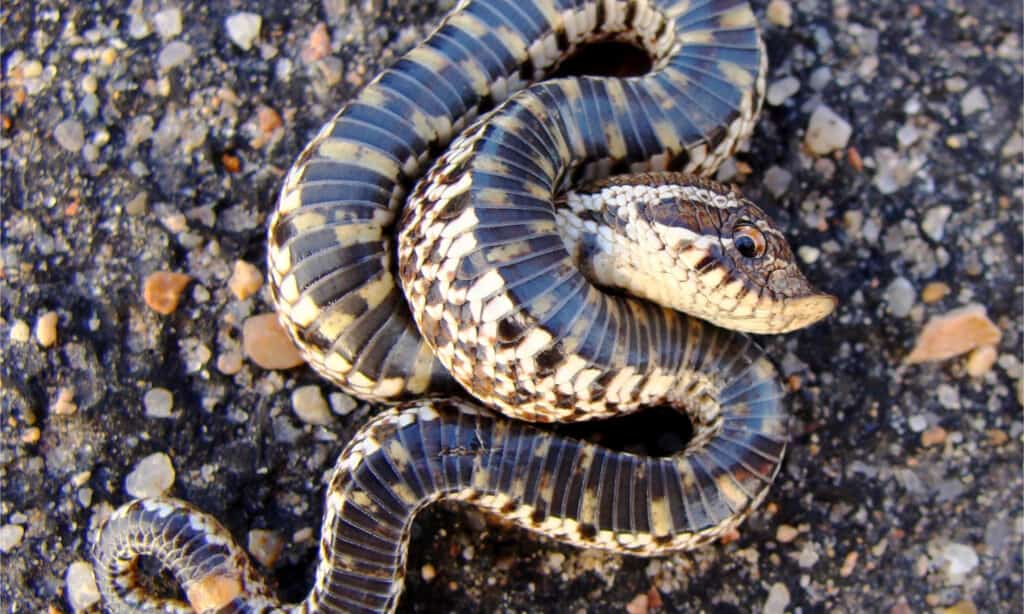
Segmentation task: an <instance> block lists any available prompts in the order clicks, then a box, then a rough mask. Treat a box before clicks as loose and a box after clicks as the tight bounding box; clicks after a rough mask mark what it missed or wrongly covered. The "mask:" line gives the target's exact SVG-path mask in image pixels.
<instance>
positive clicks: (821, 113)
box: [804, 105, 853, 155]
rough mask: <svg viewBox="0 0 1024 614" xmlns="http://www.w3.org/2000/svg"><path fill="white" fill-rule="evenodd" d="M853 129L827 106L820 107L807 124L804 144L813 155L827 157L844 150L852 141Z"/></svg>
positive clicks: (815, 110)
mask: <svg viewBox="0 0 1024 614" xmlns="http://www.w3.org/2000/svg"><path fill="white" fill-rule="evenodd" d="M852 134H853V127H852V126H850V124H849V123H848V122H847V121H846V120H845V119H843V118H842V117H840V116H839V115H837V114H836V112H835V111H833V110H832V109H830V108H828V107H827V106H825V105H818V107H817V108H815V109H814V112H812V113H811V119H810V121H809V122H808V124H807V134H806V135H805V136H804V144H806V145H807V149H808V150H810V152H811V153H813V154H816V155H825V154H828V153H831V152H833V151H836V150H837V149H843V148H844V147H846V144H847V143H849V141H850V135H852Z"/></svg>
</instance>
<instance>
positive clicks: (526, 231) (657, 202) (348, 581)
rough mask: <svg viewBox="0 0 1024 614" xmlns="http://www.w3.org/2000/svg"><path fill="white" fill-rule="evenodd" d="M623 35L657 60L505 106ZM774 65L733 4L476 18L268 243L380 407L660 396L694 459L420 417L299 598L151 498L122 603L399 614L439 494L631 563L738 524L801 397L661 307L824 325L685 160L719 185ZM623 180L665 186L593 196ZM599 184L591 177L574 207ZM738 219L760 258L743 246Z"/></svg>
mask: <svg viewBox="0 0 1024 614" xmlns="http://www.w3.org/2000/svg"><path fill="white" fill-rule="evenodd" d="M608 38H614V39H618V40H624V41H627V42H631V43H634V44H636V45H638V46H640V47H642V48H643V49H645V50H646V51H647V52H648V53H649V55H650V56H651V58H652V60H653V69H652V71H651V72H650V73H649V74H647V75H644V76H641V77H635V78H626V79H611V78H587V77H584V78H571V79H558V80H554V81H546V82H544V83H541V84H538V85H534V86H532V87H530V88H529V89H527V90H524V91H522V92H520V93H518V94H514V93H515V92H516V91H517V90H520V89H521V88H523V87H524V86H525V85H526V84H528V83H530V82H533V81H536V80H539V79H541V78H543V77H544V76H545V75H546V74H548V72H550V71H551V70H552V69H553V68H555V67H556V66H557V65H558V63H559V62H560V61H561V60H562V59H563V58H565V57H566V56H567V55H569V54H571V53H572V51H573V50H575V49H576V47H577V46H578V45H580V44H583V43H586V42H589V41H593V40H603V39H608ZM764 73H765V54H764V51H763V47H762V44H761V42H760V38H759V35H758V32H757V27H756V23H755V20H754V17H753V14H752V13H751V11H750V9H749V7H748V6H747V5H746V3H745V2H741V1H738V0H693V1H679V2H674V1H667V0H664V1H642V0H637V1H616V0H601V1H598V2H594V1H590V0H475V1H466V2H460V3H459V5H458V6H457V7H456V8H455V9H454V10H453V12H452V13H451V14H450V15H449V16H448V17H446V19H445V20H444V21H443V23H442V24H441V25H440V26H439V27H438V29H437V30H436V31H435V32H434V34H433V35H432V36H431V37H430V38H429V39H428V40H427V41H425V42H424V43H423V44H421V45H420V46H418V47H416V48H415V49H413V50H412V51H410V52H409V54H407V55H406V56H405V57H403V58H402V59H400V60H399V61H398V62H396V63H395V64H394V65H393V66H392V67H391V68H389V69H388V70H386V71H384V72H383V73H381V75H380V76H378V77H377V78H376V79H375V80H374V81H373V82H372V83H370V84H369V85H368V86H367V87H366V88H365V89H363V90H362V92H361V93H360V94H358V95H357V96H356V97H355V98H354V99H353V100H351V101H350V102H349V103H347V104H346V105H345V107H343V108H342V110H341V111H340V112H339V113H338V115H337V116H335V118H334V119H333V120H331V121H330V122H329V123H328V124H327V125H326V126H324V128H323V129H322V130H321V132H320V134H319V136H317V137H316V138H315V139H314V140H313V141H312V142H311V143H310V145H309V146H307V148H306V150H305V151H304V152H303V153H302V155H301V156H300V158H299V160H298V161H297V162H296V164H295V166H294V167H293V168H292V170H291V172H290V173H289V175H288V177H287V179H286V181H285V184H284V187H283V189H282V194H281V198H280V201H279V204H278V209H277V211H276V212H275V215H274V217H273V219H272V221H271V225H270V238H269V245H268V266H269V270H270V271H269V272H270V277H271V282H272V283H271V287H272V291H273V292H272V293H273V296H274V300H275V302H276V304H277V306H278V310H279V313H280V314H281V318H282V321H283V323H284V324H285V327H286V329H287V330H288V331H289V334H290V335H291V336H292V338H293V340H294V341H295V342H296V344H297V345H298V346H299V347H300V348H301V350H302V352H303V354H304V356H305V357H306V359H307V361H308V362H309V363H310V365H312V366H313V367H314V368H315V369H316V370H317V371H318V372H320V373H321V374H322V375H324V376H325V377H327V378H328V379H330V380H331V381H333V382H335V383H336V384H337V385H339V386H340V387H342V388H344V389H346V390H348V391H350V392H352V393H353V394H356V395H358V396H360V397H362V398H364V399H369V400H379V401H399V400H403V399H409V398H415V397H419V396H423V395H437V394H440V393H452V392H455V391H459V390H460V389H461V386H464V387H465V388H466V389H468V390H469V391H470V392H471V393H472V394H473V395H475V396H476V397H477V398H478V399H480V400H482V401H483V402H485V403H486V404H488V405H489V406H490V407H492V408H493V409H496V410H498V411H500V412H502V413H504V414H506V415H508V416H511V417H513V418H519V419H523V420H532V421H539V422H548V421H555V420H558V421H566V420H584V419H590V418H594V417H600V416H606V415H612V414H619V413H625V412H630V411H634V410H636V409H637V408H639V407H641V406H644V405H647V404H651V403H668V404H671V405H673V406H676V407H678V408H680V410H682V411H685V412H686V413H687V414H688V415H689V416H690V418H691V421H692V422H693V424H694V431H695V436H694V438H693V440H692V441H691V442H690V443H689V444H688V445H687V447H686V449H685V450H683V451H681V452H679V453H676V454H674V455H672V456H668V457H664V458H661V457H643V456H637V455H634V454H630V453H625V452H619V451H615V450H611V449H608V448H605V447H601V446H599V445H596V444H593V443H588V442H581V441H576V440H574V439H571V438H568V437H564V436H561V435H557V434H554V433H552V432H550V431H546V430H542V429H540V428H539V427H537V426H533V425H529V424H526V423H524V422H520V421H518V420H509V419H507V418H505V417H502V416H499V415H497V414H492V413H490V412H489V411H487V410H483V409H480V408H478V407H476V406H474V405H471V404H469V403H467V402H465V401H461V400H454V399H453V400H434V401H429V402H427V401H419V402H414V403H411V404H407V405H404V406H400V407H398V408H395V409H391V410H388V411H385V412H383V413H382V414H380V415H379V416H377V417H376V418H374V419H372V420H371V421H369V422H368V423H367V424H366V425H364V426H363V427H362V428H361V429H360V431H359V433H357V435H356V436H355V437H354V438H353V440H352V441H351V442H350V443H349V445H348V446H347V447H346V449H345V450H344V451H343V452H342V454H341V456H340V457H339V460H338V462H337V465H336V468H335V472H334V474H333V477H332V479H331V483H330V485H329V487H328V490H327V503H326V511H325V519H324V525H323V529H322V533H321V547H320V562H319V565H318V568H317V574H316V581H315V584H314V587H313V589H312V591H311V593H310V594H309V596H308V597H307V598H306V600H305V601H303V602H302V603H301V604H298V605H295V606H283V605H280V604H278V603H277V602H276V601H275V600H274V599H273V598H272V596H271V595H270V591H268V589H267V588H266V587H265V586H264V585H263V583H262V582H261V581H260V580H259V579H258V577H257V575H256V574H255V573H254V571H253V569H252V566H251V564H250V563H249V561H248V559H247V557H246V556H245V554H244V552H243V551H242V550H241V549H240V548H239V547H238V546H237V545H236V544H235V543H234V542H233V540H232V539H231V537H230V535H228V533H227V531H225V530H224V529H223V528H222V527H221V526H220V525H219V524H218V523H217V522H216V521H215V520H213V519H212V518H210V517H209V516H206V515H205V514H202V513H201V512H199V511H198V510H195V509H194V508H192V507H190V506H189V505H188V504H185V503H183V502H179V501H175V500H173V499H148V500H140V501H135V502H132V503H129V504H127V505H126V506H124V507H122V508H120V509H119V510H117V511H116V512H115V513H114V514H113V516H112V517H111V519H110V520H109V521H108V523H107V525H106V527H105V529H104V531H103V533H102V535H101V538H100V540H99V541H98V543H97V546H96V550H95V558H96V563H97V564H96V572H97V580H98V583H99V586H100V589H101V592H102V593H103V595H104V599H105V606H106V607H107V608H108V609H109V610H110V611H115V612H129V611H139V610H150V611H179V610H180V611H188V608H191V609H194V610H195V611H210V612H214V611H216V612H267V611H296V612H386V611H391V610H393V609H394V607H395V606H396V604H397V601H398V598H399V596H400V594H401V588H402V580H403V578H404V574H405V560H406V554H407V547H408V537H409V530H410V526H411V523H412V521H413V519H414V517H415V515H416V513H417V511H418V510H420V509H422V507H424V506H425V505H428V504H429V503H431V502H432V501H436V500H437V499H440V498H448V499H457V500H463V501H467V502H471V503H472V504H473V505H476V506H479V507H481V508H484V509H487V510H490V511H493V512H496V513H498V514H500V515H502V517H504V518H507V519H509V520H511V521H513V522H515V523H517V524H519V525H521V526H524V527H526V528H528V529H531V530H534V531H537V532H539V533H541V534H544V535H547V536H550V537H553V538H556V539H559V540H561V541H565V542H568V543H571V544H575V545H578V546H581V547H591V548H603V549H607V550H612V551H615V552H622V553H631V554H637V555H655V554H660V553H665V552H669V551H673V550H679V549H686V548H694V547H698V546H700V545H702V544H705V543H707V542H708V541H711V540H713V539H715V538H716V537H718V536H720V535H721V534H723V533H724V532H727V531H729V530H730V529H732V528H733V527H735V526H736V525H737V524H739V523H740V522H741V521H742V520H743V519H744V518H745V517H746V516H747V515H748V514H749V513H750V511H751V510H753V509H754V508H755V507H756V506H757V505H758V504H759V503H760V501H761V500H762V499H763V498H764V496H765V494H766V493H767V490H768V488H769V486H770V484H771V483H772V480H773V479H774V477H775V475H776V473H777V471H778V469H779V467H780V464H781V459H782V456H783V453H784V450H785V446H786V441H787V429H786V416H785V413H784V409H783V407H782V397H783V391H782V389H781V387H780V385H779V382H778V378H777V375H776V373H775V370H774V369H773V368H772V366H771V364H770V363H769V362H768V361H767V360H766V359H765V358H764V357H763V355H762V353H761V350H760V349H759V348H758V347H757V346H756V345H755V344H754V343H753V342H751V341H750V340H749V339H748V338H747V337H745V336H743V335H741V334H737V333H733V332H729V331H726V330H723V329H721V328H718V327H716V326H713V325H710V324H706V323H703V322H700V321H698V320H695V319H692V318H687V317H684V316H682V315H680V314H679V313H677V312H675V311H673V310H670V309H666V308H665V307H672V308H682V309H686V310H687V311H689V312H691V313H696V314H697V315H700V316H701V317H704V318H706V319H708V320H710V321H712V322H716V323H718V324H722V325H727V326H730V327H733V328H739V329H741V330H751V331H756V332H781V331H785V330H791V329H793V328H797V327H800V326H804V325H806V324H809V323H810V322H813V321H815V320H817V319H819V318H821V317H824V315H827V313H828V312H829V311H831V308H832V306H833V305H834V300H833V299H831V297H826V296H824V295H820V294H817V293H816V292H814V291H813V289H811V288H810V286H809V285H808V284H807V283H806V280H804V278H803V277H802V276H801V275H800V274H799V272H798V271H796V269H795V265H794V264H793V258H792V253H791V252H790V251H789V248H788V246H786V245H785V242H784V241H783V240H782V238H781V233H779V231H778V230H777V229H775V228H774V226H772V225H771V223H770V222H769V221H768V220H767V218H766V217H765V216H764V214H763V212H761V211H760V210H759V209H757V208H756V206H754V205H753V204H752V203H749V202H748V201H745V200H743V199H742V198H741V197H739V196H738V195H737V194H736V193H734V192H733V191H731V190H730V189H728V188H724V187H722V186H718V185H717V184H713V183H711V182H707V181H705V180H698V179H693V178H691V177H689V176H688V175H685V176H684V175H681V174H678V173H674V172H667V171H673V170H681V171H685V173H697V174H707V173H709V172H711V171H713V170H714V169H715V168H716V167H717V166H718V165H719V164H720V163H721V161H722V160H724V159H725V158H726V157H727V156H728V155H730V154H731V153H732V152H733V150H734V149H735V147H736V144H737V142H738V141H739V140H740V139H742V138H744V137H745V136H746V135H748V134H749V132H750V130H751V128H752V126H753V122H754V120H755V118H756V114H757V111H758V110H759V107H760V104H761V97H762V94H763V89H764ZM510 96H511V98H510V99H509V100H508V101H507V102H504V103H502V101H504V100H505V99H506V98H509V97H510ZM492 109H494V110H493V111H492ZM478 116H482V118H483V120H482V121H479V122H477V123H475V124H474V123H473V122H474V120H475V119H476V118H477V117H478ZM467 127H468V130H467V131H466V132H465V134H463V136H461V137H460V138H459V139H458V140H457V141H456V142H455V143H453V144H452V145H451V146H450V147H448V148H447V150H445V148H446V146H448V145H449V142H450V141H451V140H452V139H453V138H454V137H455V136H456V135H458V134H460V133H461V132H462V131H463V130H464V129H466V128H467ZM439 151H445V153H443V154H442V155H441V157H440V159H439V160H438V161H437V163H436V164H435V165H434V166H433V169H432V170H431V171H430V172H429V174H427V176H426V178H425V179H423V180H422V181H421V182H420V183H419V185H418V187H416V186H415V182H416V181H417V180H418V179H420V178H421V176H422V175H423V171H424V170H425V168H426V165H427V164H428V163H430V162H431V161H432V159H433V157H434V155H435V154H436V153H437V152H439ZM613 171H633V172H636V171H649V172H648V174H644V175H635V176H633V177H631V178H625V179H612V180H603V179H601V178H603V177H605V176H606V175H607V174H608V173H609V172H613ZM580 181H584V182H586V181H590V182H591V183H590V185H589V186H587V187H584V188H582V189H580V190H578V191H576V192H568V193H565V192H564V190H565V188H567V187H569V186H571V185H576V184H577V183H578V182H580ZM406 200H409V201H410V204H409V205H408V206H407V207H406V209H405V213H404V215H405V219H404V221H403V225H402V235H401V241H400V245H398V246H397V250H396V245H395V244H394V243H393V242H392V239H393V237H394V235H395V232H396V229H395V226H396V220H398V219H399V217H400V216H401V215H402V210H403V206H405V203H406ZM556 201H557V203H556ZM556 204H558V205H559V206H558V207H556V206H555V205H556ZM690 209H693V210H694V211H697V213H695V214H690V213H686V214H682V213H678V212H679V211H689V210H690ZM672 211H675V212H677V213H671V212H672ZM666 212H669V213H666ZM740 228H743V229H744V230H743V232H747V233H755V234H754V236H756V237H757V238H758V239H759V241H760V242H761V243H760V245H761V247H760V248H759V249H763V250H764V253H762V254H760V255H758V256H757V257H756V258H748V257H746V256H743V255H738V254H737V253H736V250H737V249H738V248H737V242H738V239H737V238H736V237H738V236H739V235H732V234H731V233H733V232H739V231H738V230H737V229H740ZM751 229H753V230H751ZM652 247H653V249H652ZM666 253H672V254H673V255H672V258H670V259H668V260H661V258H663V256H664V254H666ZM396 254H397V258H396ZM755 261H756V262H755ZM618 263H625V264H624V265H622V266H620V265H619V264H618ZM652 266H653V267H654V269H656V272H655V270H654V269H652V268H651V267H652ZM677 269H678V270H677ZM673 275H676V276H675V277H673ZM399 278H400V281H401V283H402V285H403V288H404V292H405V293H404V294H403V290H402V289H400V288H399V286H398V280H399ZM659 279H660V282H659V281H657V280H659ZM594 284H598V285H599V286H601V287H609V288H621V289H624V290H626V291H628V292H630V293H633V294H637V295H639V296H643V297H645V298H649V299H652V300H657V301H658V302H659V303H662V304H663V305H665V307H658V306H655V305H652V304H650V303H647V302H642V301H637V300H633V299H627V298H624V297H621V296H618V295H609V294H607V293H605V292H604V291H602V290H601V289H599V288H598V287H597V286H595V285H594ZM407 301H408V304H409V305H411V306H412V312H410V310H409V309H408V308H407V307H406V304H407ZM421 331H422V333H423V335H422V336H421ZM140 556H149V557H153V558H155V559H157V560H158V561H159V562H160V563H161V564H162V565H163V566H164V567H166V568H167V569H168V570H170V571H171V572H172V573H173V574H174V575H175V577H176V579H177V581H178V582H179V583H180V585H181V587H182V589H183V591H184V593H185V595H186V597H187V599H188V602H189V603H188V604H187V605H186V604H184V603H180V602H176V601H173V600H157V599H154V598H153V597H152V596H150V595H149V594H148V593H147V592H146V591H145V590H144V589H143V588H141V583H140V581H139V579H138V577H137V566H138V559H139V557H140Z"/></svg>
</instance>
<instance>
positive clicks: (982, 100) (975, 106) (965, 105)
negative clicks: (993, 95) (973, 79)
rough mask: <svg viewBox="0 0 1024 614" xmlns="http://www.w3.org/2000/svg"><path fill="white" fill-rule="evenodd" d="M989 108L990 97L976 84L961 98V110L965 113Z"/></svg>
mask: <svg viewBox="0 0 1024 614" xmlns="http://www.w3.org/2000/svg"><path fill="white" fill-rule="evenodd" d="M987 109H988V98H987V97H986V96H985V92H984V91H983V90H982V89H981V87H980V86H977V85H976V86H974V87H972V88H971V89H970V90H968V91H967V93H966V94H964V97H963V98H962V99H960V112H961V113H963V114H964V115H970V114H972V113H977V112H978V111H985V110H987Z"/></svg>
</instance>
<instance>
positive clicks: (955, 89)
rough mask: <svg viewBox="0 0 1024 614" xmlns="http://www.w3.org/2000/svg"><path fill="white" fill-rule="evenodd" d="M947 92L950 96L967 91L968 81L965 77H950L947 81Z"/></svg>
mask: <svg viewBox="0 0 1024 614" xmlns="http://www.w3.org/2000/svg"><path fill="white" fill-rule="evenodd" d="M945 85H946V91H947V92H949V93H950V94H959V93H960V92H962V91H964V90H965V89H967V80H966V79H964V78H963V77H959V76H957V77H950V78H949V79H946V83H945Z"/></svg>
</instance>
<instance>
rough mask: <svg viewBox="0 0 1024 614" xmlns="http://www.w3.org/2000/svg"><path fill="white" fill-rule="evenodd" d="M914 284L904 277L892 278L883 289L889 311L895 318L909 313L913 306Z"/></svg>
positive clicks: (903, 316)
mask: <svg viewBox="0 0 1024 614" xmlns="http://www.w3.org/2000/svg"><path fill="white" fill-rule="evenodd" d="M914 298H915V293H914V286H913V285H912V284H911V283H910V281H909V280H908V279H906V278H905V277H897V278H896V279H894V280H892V281H891V282H890V283H889V285H888V286H887V287H886V289H885V302H886V303H888V305H889V313H891V314H892V315H894V316H896V317H897V318H905V317H907V316H908V315H910V310H911V309H912V308H913V307H914Z"/></svg>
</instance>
